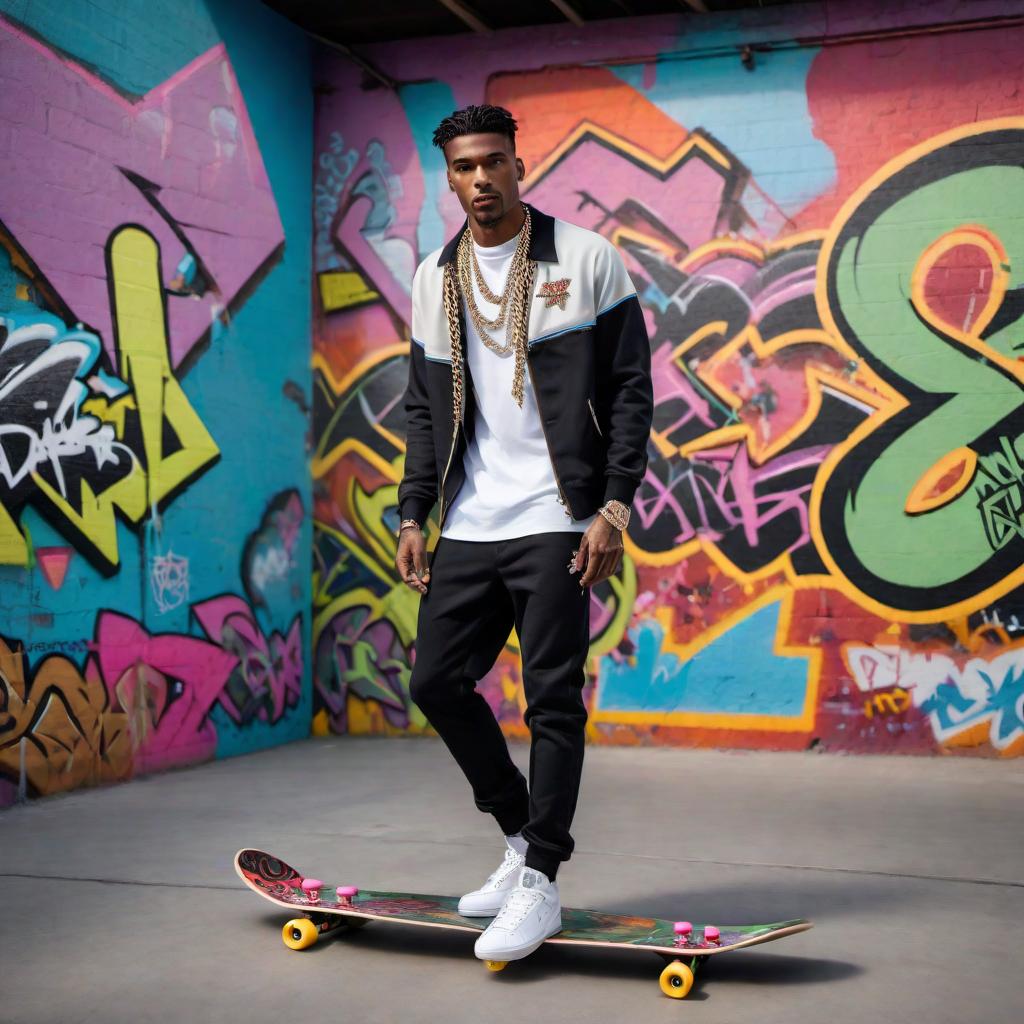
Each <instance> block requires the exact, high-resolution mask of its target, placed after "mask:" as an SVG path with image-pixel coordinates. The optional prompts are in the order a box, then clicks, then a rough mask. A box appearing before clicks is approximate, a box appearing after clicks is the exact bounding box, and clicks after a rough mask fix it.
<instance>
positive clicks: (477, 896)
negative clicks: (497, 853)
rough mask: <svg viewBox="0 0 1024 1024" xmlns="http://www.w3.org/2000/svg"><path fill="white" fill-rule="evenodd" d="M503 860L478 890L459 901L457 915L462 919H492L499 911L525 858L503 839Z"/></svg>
mask: <svg viewBox="0 0 1024 1024" xmlns="http://www.w3.org/2000/svg"><path fill="white" fill-rule="evenodd" d="M505 845H506V846H507V847H508V849H506V850H505V859H504V860H503V861H502V862H501V864H500V865H499V866H498V869H497V871H493V872H492V873H491V874H490V876H489V877H488V879H487V881H486V882H484V884H483V885H482V886H480V888H479V889H474V890H473V891H472V892H467V893H466V895H465V896H463V897H462V899H460V900H459V913H460V914H461V915H462V916H463V917H494V915H495V914H497V912H498V911H499V910H501V905H502V903H504V902H505V897H506V896H507V895H508V894H509V892H510V891H511V890H512V889H513V888H514V887H515V885H516V883H517V882H518V881H519V872H520V871H521V870H522V868H523V865H524V864H525V863H526V857H525V855H524V854H522V853H520V852H519V851H518V850H517V849H516V848H515V846H513V845H512V843H511V842H509V839H508V837H507V836H506V837H505Z"/></svg>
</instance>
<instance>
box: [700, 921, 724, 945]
mask: <svg viewBox="0 0 1024 1024" xmlns="http://www.w3.org/2000/svg"><path fill="white" fill-rule="evenodd" d="M721 937H722V933H721V932H720V931H719V930H718V929H717V928H716V927H715V926H714V925H713V924H709V925H708V926H707V927H706V928H705V929H704V939H705V941H706V942H717V941H718V940H719V939H720V938H721Z"/></svg>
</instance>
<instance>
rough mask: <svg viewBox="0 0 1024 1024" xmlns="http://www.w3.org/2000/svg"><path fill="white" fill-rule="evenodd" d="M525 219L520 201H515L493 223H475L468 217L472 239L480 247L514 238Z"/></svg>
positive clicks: (499, 243) (524, 212)
mask: <svg viewBox="0 0 1024 1024" xmlns="http://www.w3.org/2000/svg"><path fill="white" fill-rule="evenodd" d="M525 220H526V211H525V210H524V209H523V206H522V204H521V203H516V205H515V206H514V207H513V208H512V209H511V210H509V211H508V212H507V213H506V214H505V216H504V217H502V218H501V220H499V221H495V223H493V224H477V223H476V221H474V220H473V218H472V217H470V219H469V230H470V232H471V234H472V235H473V241H474V242H476V244H477V245H479V246H480V247H481V248H482V249H487V248H489V247H490V246H492V245H501V243H502V242H507V241H508V240H509V239H510V238H515V236H516V235H518V234H519V230H520V228H522V226H523V222H524V221H525Z"/></svg>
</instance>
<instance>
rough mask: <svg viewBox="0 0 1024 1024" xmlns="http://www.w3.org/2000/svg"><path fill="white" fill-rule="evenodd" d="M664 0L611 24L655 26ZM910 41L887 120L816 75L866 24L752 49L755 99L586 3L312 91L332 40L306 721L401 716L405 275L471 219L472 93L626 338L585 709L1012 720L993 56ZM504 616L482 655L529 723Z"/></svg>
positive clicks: (611, 723) (955, 727) (967, 733)
mask: <svg viewBox="0 0 1024 1024" xmlns="http://www.w3.org/2000/svg"><path fill="white" fill-rule="evenodd" d="M792 17H793V18H796V17H797V15H796V14H793V15H792ZM667 23H668V20H667V19H666V20H658V19H652V21H651V27H650V30H649V34H648V35H647V36H644V34H643V33H642V32H641V33H640V34H639V35H638V37H637V38H635V39H633V38H631V40H630V41H629V43H628V46H629V47H635V48H640V52H641V53H648V54H649V53H658V52H662V51H664V52H674V51H673V49H672V44H673V42H674V39H673V37H672V35H671V32H670V31H669V30H668V29H667V28H666V25H667ZM584 37H585V38H584ZM1022 41H1024V35H1022V33H1021V30H1020V29H1012V30H1010V31H1009V32H1008V33H1007V38H1004V39H1000V40H998V41H997V40H995V39H994V36H993V39H992V42H993V45H995V46H997V48H999V49H1005V50H1006V53H1007V55H1009V54H1010V53H1011V52H1012V50H1013V47H1014V46H1017V45H1019V44H1020V43H1021V42H1022ZM602 44H604V45H603V50H602ZM688 44H689V45H696V44H695V43H694V41H693V40H688ZM625 45H626V44H623V46H625ZM938 45H939V44H938V43H937V42H936V41H935V39H929V38H926V37H918V38H909V39H908V40H907V41H906V53H905V54H904V57H903V59H901V62H900V66H899V67H895V66H893V62H889V63H888V64H887V66H886V69H885V72H884V75H885V81H886V85H887V89H888V91H887V93H886V95H887V96H888V97H889V103H890V106H893V105H895V106H896V107H898V108H899V110H898V111H897V113H896V116H895V117H894V121H893V129H892V131H891V132H890V131H887V130H886V125H885V123H884V122H879V123H877V124H876V127H875V129H874V131H873V132H867V131H866V130H865V129H864V128H863V127H862V126H861V125H860V124H859V121H858V117H859V114H858V111H859V104H860V102H861V97H860V92H859V90H858V88H857V87H856V85H855V84H851V85H847V84H845V82H844V81H843V75H842V73H845V74H846V75H847V77H848V78H850V79H851V81H853V82H857V81H862V80H863V79H864V76H865V75H866V74H869V73H870V71H869V69H870V68H871V67H872V66H873V61H874V60H875V57H874V55H873V52H872V50H871V48H870V47H869V46H866V45H864V46H856V45H851V46H847V47H843V48H841V49H842V51H843V52H842V53H841V54H838V53H836V52H835V51H834V50H830V49H828V48H825V49H820V50H819V49H815V48H813V47H806V48H801V49H799V50H796V51H792V52H787V53H786V54H771V55H770V56H768V57H767V58H766V59H765V61H764V62H760V63H759V65H758V68H757V71H756V77H757V89H756V92H757V96H756V97H753V98H752V99H751V97H752V95H753V94H752V92H751V87H750V83H751V81H752V80H753V79H752V78H750V77H749V76H748V77H746V78H743V81H741V82H740V83H739V84H737V83H736V81H735V78H737V77H742V76H743V75H744V74H745V73H742V72H737V71H736V70H735V68H732V67H729V68H727V67H726V66H725V65H726V63H727V62H726V61H723V60H717V59H708V60H705V61H690V62H672V61H670V60H667V59H666V60H664V61H662V60H650V61H648V62H647V63H643V62H639V61H636V62H634V63H632V64H627V65H624V66H612V65H608V66H601V61H600V60H599V59H597V57H598V56H599V55H600V54H602V53H603V55H604V56H605V57H607V54H608V52H609V42H608V40H607V39H606V38H605V37H604V36H602V34H601V30H599V29H597V28H596V27H595V28H593V30H592V31H590V32H589V33H585V34H583V35H581V46H582V47H583V48H584V49H586V48H587V47H590V48H591V49H592V50H595V51H599V52H598V53H592V54H590V55H581V56H580V57H579V60H580V65H579V66H577V67H567V66H565V64H564V60H563V58H562V57H561V56H559V55H558V54H556V53H555V52H554V51H553V50H552V49H551V48H550V47H548V48H546V47H545V46H544V45H538V46H536V47H531V49H530V52H529V53H528V54H522V55H521V56H523V57H524V61H525V63H524V64H521V65H520V66H519V67H517V69H516V70H515V71H508V72H505V71H495V69H494V68H493V64H492V63H491V64H489V63H487V58H486V57H485V55H484V54H483V52H482V51H481V50H479V49H477V48H476V44H475V43H474V42H472V41H470V42H465V43H462V42H460V44H459V47H460V48H459V56H460V61H459V67H460V72H459V77H458V80H457V81H456V80H452V84H451V85H449V84H447V83H448V81H449V79H448V74H449V72H448V64H447V63H446V64H445V65H443V66H442V65H441V64H440V63H439V62H437V61H436V60H432V59H431V58H430V56H429V55H424V54H423V53H417V54H413V53H412V51H411V49H410V48H409V47H406V46H405V44H396V45H394V46H391V47H382V48H381V49H380V51H379V52H378V53H376V54H375V58H376V59H378V60H380V61H382V62H383V65H382V66H384V67H385V68H387V67H388V66H390V65H389V62H392V61H393V62H404V61H406V60H408V61H410V62H411V64H408V65H406V64H405V63H403V64H402V66H403V68H404V69H405V71H406V72H408V73H410V74H412V73H413V72H414V73H415V77H416V78H417V81H424V80H432V81H429V82H428V84H423V85H410V86H407V87H404V88H403V89H402V90H401V91H400V92H399V94H398V95H397V96H385V95H382V94H377V95H375V96H372V97H371V96H369V94H368V96H367V102H366V107H365V109H364V108H360V109H356V108H354V107H352V106H351V105H344V104H341V103H340V101H338V100H336V99H335V98H334V96H340V95H345V94H346V90H347V89H348V88H349V87H350V86H351V82H350V79H351V78H352V72H351V71H350V70H349V69H348V68H346V67H345V66H344V65H343V64H342V63H340V62H336V61H334V60H332V59H329V58H327V57H325V58H324V66H323V69H322V71H323V73H324V75H325V76H326V77H327V78H328V79H329V80H330V81H331V82H332V84H334V85H335V87H336V89H335V92H334V94H333V95H329V96H325V97H324V98H322V99H321V100H320V105H319V110H318V135H317V137H318V154H319V172H318V174H319V177H318V196H317V201H316V203H317V205H316V211H317V213H316V217H317V243H316V263H315V269H316V272H317V274H318V280H319V288H318V296H319V300H320V308H319V316H318V321H317V328H316V330H317V334H316V338H315V341H314V349H315V354H314V371H315V382H314V402H315V407H314V423H315V429H316V452H315V460H314V476H315V487H316V490H315V505H314V516H315V527H316V534H315V565H316V571H315V575H314V591H315V619H314V648H315V651H316V656H315V657H316V664H315V667H314V678H315V688H316V693H317V700H318V711H317V717H316V719H315V725H316V727H317V729H318V730H321V731H326V730H329V729H334V730H336V731H346V730H347V731H352V732H366V731H369V732H386V733H390V732H396V731H420V730H422V729H424V728H425V724H424V722H423V720H422V717H421V716H419V713H418V710H417V709H416V707H415V706H414V705H412V704H411V702H410V700H409V697H408V689H407V685H406V680H407V678H408V666H409V664H410V663H411V662H412V661H413V660H414V658H415V643H414V632H415V601H416V600H417V598H416V596H415V595H414V594H412V593H411V592H409V591H408V589H407V588H404V587H403V586H402V585H401V583H400V581H399V580H398V579H397V578H396V577H395V575H394V572H393V568H392V567H391V565H392V550H393V539H392V531H393V529H394V528H395V527H396V526H397V520H396V512H397V509H396V507H395V489H396V484H397V482H398V481H399V480H400V479H401V467H402V457H403V451H404V425H403V421H402V413H401V408H400V404H401V396H402V393H403V391H404V387H405V377H406V369H405V359H406V353H407V351H408V348H407V346H408V331H409V316H410V313H409V308H408V307H409V302H408V294H409V287H410V282H411V278H412V273H413V271H414V269H415V266H416V264H417V262H418V261H419V260H420V259H422V258H423V257H424V256H425V255H426V254H427V252H429V251H430V250H431V249H433V248H435V247H436V246H438V245H440V244H442V242H443V240H444V239H445V238H446V237H448V236H449V235H450V233H451V232H453V231H454V230H455V229H456V228H457V227H458V225H459V224H460V223H461V221H462V218H463V215H462V212H461V210H460V209H459V208H458V207H457V204H453V200H452V197H451V195H450V193H448V191H447V190H446V189H445V188H443V187H442V186H443V181H444V178H443V175H444V168H443V164H442V163H441V160H440V158H439V156H438V155H437V154H436V152H431V151H430V147H429V145H428V144H427V142H428V141H429V132H430V129H432V127H433V124H435V123H436V121H437V120H439V119H440V117H443V116H444V115H446V114H447V113H449V112H450V111H451V110H452V109H454V108H455V107H457V106H460V105H462V104H464V103H467V102H478V101H480V100H481V99H486V100H487V101H489V102H493V103H499V104H501V105H503V106H506V107H508V108H509V109H510V110H512V112H513V113H514V114H515V116H516V117H517V119H518V121H519V125H520V136H519V140H518V152H519V155H520V156H522V157H523V159H524V161H525V163H526V167H527V177H526V179H525V181H524V182H523V183H522V194H523V196H524V198H526V199H528V200H529V201H530V202H532V203H534V204H535V205H537V206H538V207H540V208H541V209H545V210H547V211H548V212H551V213H554V214H556V215H558V216H560V217H563V218H565V219H567V220H571V221H573V222H575V223H577V224H580V225H582V226H585V227H588V228H590V229H592V230H595V231H598V232H600V233H602V234H603V235H605V236H606V237H607V238H609V239H610V240H611V241H612V242H613V243H614V244H615V245H616V246H617V247H618V249H619V251H620V252H621V253H622V255H623V258H624V259H625V261H626V263H627V267H628V269H629V271H630V273H631V276H632V278H633V281H634V283H635V284H636V287H637V291H638V294H639V295H640V298H641V302H642V304H643V305H644V308H645V311H646V316H647V322H648V328H649V334H650V338H651V349H652V372H653V375H654V389H655V401H656V409H655V419H654V425H653V429H652V432H651V439H650V449H649V450H650V456H651V457H650V461H649V468H648V472H647V475H646V478H645V480H644V481H643V483H642V485H641V487H640V489H639V490H638V492H637V495H636V498H635V500H634V505H633V519H632V521H631V525H630V528H629V530H628V531H627V534H626V541H625V542H626V557H625V559H624V561H623V566H622V569H621V571H620V574H619V575H618V576H617V577H616V578H614V579H612V580H609V581H608V582H607V583H605V584H602V585H601V586H599V587H598V588H596V591H595V592H594V593H592V595H591V601H592V602H593V607H592V611H593V613H594V614H593V615H592V623H593V631H592V645H591V652H590V653H591V659H590V678H589V681H588V685H587V689H586V697H587V701H588V708H589V710H590V722H589V724H588V730H589V732H588V736H589V739H590V740H591V741H592V742H605V743H675V744H717V745H740V746H768V747H779V748H805V747H810V746H814V747H820V748H822V749H843V750H863V751H883V750H885V751H890V750H892V751H906V752H916V753H924V752H935V751H956V752H972V753H980V754H988V755H998V756H1007V755H1012V754H1019V753H1021V752H1022V751H1024V743H1022V741H1021V723H1022V722H1024V694H1022V690H1021V667H1020V664H1019V657H1018V652H1017V644H1018V638H1016V637H1015V635H1014V633H1015V631H1016V630H1017V629H1019V628H1020V622H1022V621H1024V568H1022V566H1024V497H1022V495H1024V469H1022V467H1024V436H1022V431H1024V356H1022V350H1024V340H1022V336H1021V306H1020V295H1021V293H1022V287H1024V286H1022V283H1021V280H1020V273H1021V269H1020V268H1021V267H1022V266H1024V246H1022V241H1024V238H1022V235H1021V221H1020V218H1019V216H1018V215H1017V213H1016V210H1017V208H1018V205H1019V204H1018V203H1017V202H1016V198H1017V197H1018V195H1019V193H1020V189H1021V184H1022V180H1024V179H1022V178H1021V176H1020V166H1021V163H1022V159H1024V119H1022V118H1021V117H1020V116H1019V111H1018V110H1015V109H1014V107H1013V101H1012V100H1011V99H1009V98H1008V97H1011V96H1013V95H1016V93H1017V90H1018V89H1019V87H1020V72H1019V62H1013V61H1010V62H1008V63H1007V64H1006V65H1005V67H1000V66H998V65H997V64H992V65H989V66H988V67H986V68H984V69H981V68H978V69H977V70H976V71H975V72H973V73H972V76H971V81H970V82H969V83H967V84H966V85H965V87H964V93H963V95H962V96H960V95H958V97H957V99H956V101H955V102H950V103H943V104H932V103H928V104H922V103H921V102H920V98H921V97H922V96H924V95H939V94H941V95H943V96H945V95H947V93H948V89H946V86H945V84H944V83H943V82H942V81H941V80H940V77H941V76H940V75H939V72H938V71H937V70H936V68H937V67H938V66H939V64H938V63H937V62H936V60H935V48H936V47H937V46H938ZM944 45H946V46H950V45H954V46H955V43H951V42H950V39H949V38H947V39H946V42H945V43H944ZM645 46H646V47H647V48H646V50H644V49H643V47H645ZM611 49H612V51H613V52H616V53H617V51H615V46H614V44H611ZM631 56H632V54H627V53H623V57H631ZM449 57H450V55H449ZM586 62H589V63H586ZM397 66H398V64H397V63H396V64H395V67H397ZM841 72H842V73H841ZM739 85H743V86H744V88H743V89H739ZM474 88H475V89H479V90H480V92H478V93H476V94H470V93H471V92H472V89H474ZM737 90H739V91H737ZM556 94H557V95H558V96H559V97H561V100H560V101H559V102H558V103H552V102H551V97H552V95H556ZM570 96H571V97H572V99H571V102H567V101H565V98H566V97H570ZM894 97H899V98H898V99H897V98H894ZM747 99H750V101H751V102H752V103H754V104H755V106H756V107H757V111H760V112H761V113H762V114H763V115H764V120H766V121H767V122H770V125H772V126H774V127H773V128H771V130H769V129H768V128H767V127H766V126H765V125H764V124H762V123H761V120H758V119H757V113H756V112H755V113H754V114H751V113H750V111H749V110H747V109H746V108H745V107H744V103H745V102H746V100H747ZM864 104H865V107H864V109H865V110H867V111H871V112H872V113H874V112H875V111H876V107H878V106H879V104H878V102H877V97H875V96H867V97H865V98H864ZM890 113H892V111H890ZM879 116H880V115H879ZM431 119H432V120H431ZM755 121H756V123H755ZM766 133H767V134H766ZM866 137H867V138H871V139H872V140H874V150H873V153H874V158H873V160H872V159H868V158H866V156H865V152H866V149H865V147H866V142H865V138H866ZM395 168H403V170H402V171H401V172H399V173H396V171H395ZM413 254H415V255H413ZM430 530H431V532H432V534H434V536H433V537H432V538H431V544H432V543H433V541H434V540H436V526H435V525H434V524H431V525H430ZM996 621H998V622H999V623H1000V624H999V625H998V626H996V625H995V624H994V623H995V622H996ZM1011 624H1012V625H1011ZM515 644H516V638H515V636H514V634H513V636H511V637H510V638H509V644H508V645H507V647H506V650H505V651H504V652H503V654H502V656H501V657H500V658H499V660H498V662H497V664H495V666H494V667H493V668H492V669H490V670H489V671H487V672H486V674H483V673H481V674H482V679H481V682H480V689H481V691H482V692H483V693H484V694H485V695H486V697H487V699H488V700H489V701H490V703H491V706H492V707H493V708H494V709H495V711H496V713H497V714H498V717H499V720H500V721H501V722H502V726H503V728H504V729H505V731H506V732H507V733H508V734H509V735H512V736H519V737H525V736H526V730H525V727H524V726H523V725H522V721H521V715H522V711H523V709H524V701H523V693H522V686H521V684H520V673H521V666H520V662H519V659H518V652H517V649H516V646H515Z"/></svg>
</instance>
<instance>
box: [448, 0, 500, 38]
mask: <svg viewBox="0 0 1024 1024" xmlns="http://www.w3.org/2000/svg"><path fill="white" fill-rule="evenodd" d="M437 2H438V3H439V4H440V5H441V6H442V7H447V8H448V10H449V11H451V12H452V14H454V15H455V17H456V18H459V19H460V20H462V21H464V22H465V23H466V24H467V25H468V26H469V27H470V28H471V29H472V30H473V31H474V32H480V33H481V34H486V33H488V32H493V31H494V30H493V29H492V28H491V26H490V25H488V24H487V23H486V22H485V21H484V20H483V19H482V18H481V17H480V15H479V14H477V13H476V11H474V10H473V9H472V8H471V7H469V6H468V5H467V4H464V3H463V2H462V0H437Z"/></svg>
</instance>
